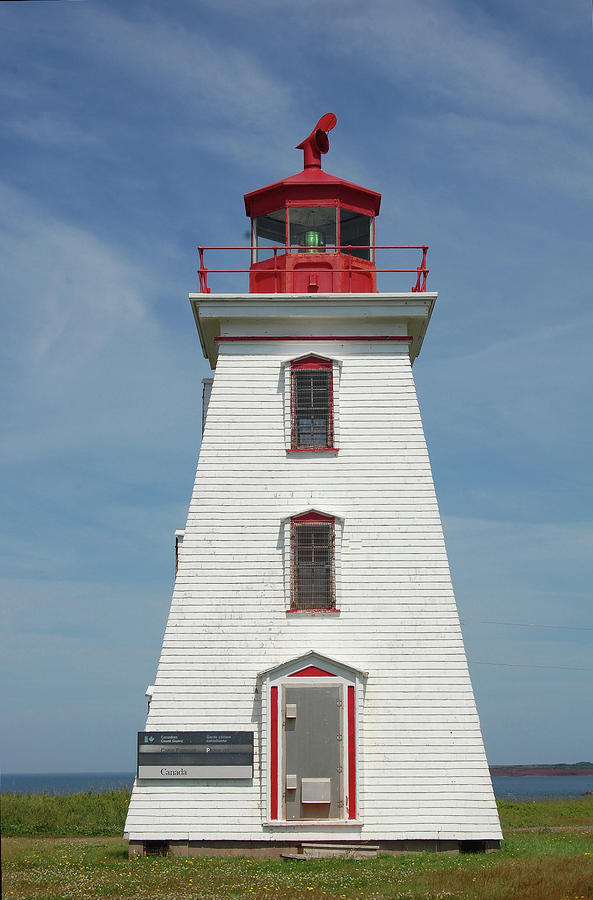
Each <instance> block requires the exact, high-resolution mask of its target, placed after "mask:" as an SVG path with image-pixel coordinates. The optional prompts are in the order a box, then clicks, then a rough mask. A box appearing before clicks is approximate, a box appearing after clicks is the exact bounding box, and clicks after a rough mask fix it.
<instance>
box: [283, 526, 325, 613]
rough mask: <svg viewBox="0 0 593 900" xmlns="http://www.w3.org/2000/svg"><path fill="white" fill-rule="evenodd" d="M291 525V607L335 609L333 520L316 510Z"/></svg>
mask: <svg viewBox="0 0 593 900" xmlns="http://www.w3.org/2000/svg"><path fill="white" fill-rule="evenodd" d="M290 526H291V529H290V530H291V534H290V541H291V597H290V608H291V609H293V610H294V609H335V607H336V591H335V519H334V518H333V516H326V515H323V514H322V513H318V512H314V511H311V512H307V513H304V514H303V515H300V516H294V517H293V518H292V519H291V520H290Z"/></svg>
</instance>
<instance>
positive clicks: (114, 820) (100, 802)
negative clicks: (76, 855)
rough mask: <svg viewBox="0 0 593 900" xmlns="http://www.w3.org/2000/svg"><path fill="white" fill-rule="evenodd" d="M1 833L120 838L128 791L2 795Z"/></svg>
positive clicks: (33, 835)
mask: <svg viewBox="0 0 593 900" xmlns="http://www.w3.org/2000/svg"><path fill="white" fill-rule="evenodd" d="M0 802H1V807H2V834H3V835H13V836H18V835H20V836H29V837H37V836H39V837H41V836H47V837H50V836H52V837H59V836H68V837H92V836H94V835H101V836H109V835H113V836H117V837H121V836H122V833H123V830H124V821H125V818H126V811H127V808H128V803H129V802H130V792H129V791H127V790H119V791H108V792H106V793H104V794H92V793H88V794H66V795H65V796H61V795H59V794H56V795H53V794H2V796H1V798H0Z"/></svg>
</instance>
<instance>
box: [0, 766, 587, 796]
mask: <svg viewBox="0 0 593 900" xmlns="http://www.w3.org/2000/svg"><path fill="white" fill-rule="evenodd" d="M133 781H134V775H133V773H131V772H83V773H76V774H74V775H67V774H58V775H56V774H51V773H50V774H45V775H20V774H19V775H16V774H14V775H11V774H8V775H2V777H1V779H0V790H1V792H2V793H8V792H12V793H16V794H40V793H47V794H78V793H84V792H86V791H92V792H93V793H102V792H104V791H112V790H115V789H117V788H129V787H131V786H132V783H133ZM492 784H493V786H494V793H495V794H496V796H497V797H498V799H500V800H504V799H506V798H509V797H515V798H517V799H518V800H525V799H527V798H531V799H533V798H536V797H571V796H579V795H581V794H586V793H587V792H588V791H593V775H520V776H511V775H496V776H494V777H493V778H492Z"/></svg>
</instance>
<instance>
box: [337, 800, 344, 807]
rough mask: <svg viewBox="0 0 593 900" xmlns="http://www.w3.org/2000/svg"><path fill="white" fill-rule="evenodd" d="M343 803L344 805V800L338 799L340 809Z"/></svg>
mask: <svg viewBox="0 0 593 900" xmlns="http://www.w3.org/2000/svg"><path fill="white" fill-rule="evenodd" d="M343 805H344V803H343V801H342V800H338V809H341V808H342V807H343Z"/></svg>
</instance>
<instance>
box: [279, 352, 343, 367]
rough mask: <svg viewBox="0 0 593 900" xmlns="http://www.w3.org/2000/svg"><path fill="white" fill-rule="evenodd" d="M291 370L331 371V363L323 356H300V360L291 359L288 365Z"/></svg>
mask: <svg viewBox="0 0 593 900" xmlns="http://www.w3.org/2000/svg"><path fill="white" fill-rule="evenodd" d="M290 367H291V369H331V368H332V367H333V361H332V360H331V359H326V358H325V357H323V356H315V355H314V354H313V353H311V354H309V356H301V358H300V359H293V360H292V362H291V364H290Z"/></svg>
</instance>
